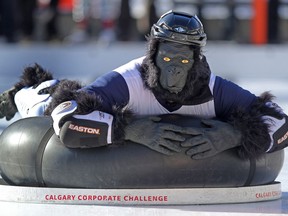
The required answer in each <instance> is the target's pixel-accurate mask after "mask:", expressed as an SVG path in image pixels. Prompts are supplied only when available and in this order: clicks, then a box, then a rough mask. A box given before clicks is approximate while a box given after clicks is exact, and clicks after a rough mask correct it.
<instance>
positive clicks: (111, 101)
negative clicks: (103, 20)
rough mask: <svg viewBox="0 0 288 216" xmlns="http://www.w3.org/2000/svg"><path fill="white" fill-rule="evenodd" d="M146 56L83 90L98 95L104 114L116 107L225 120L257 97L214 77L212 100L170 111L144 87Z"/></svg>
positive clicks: (152, 112)
mask: <svg viewBox="0 0 288 216" xmlns="http://www.w3.org/2000/svg"><path fill="white" fill-rule="evenodd" d="M143 59H144V57H142V58H138V59H135V60H133V61H131V62H129V63H127V64H125V65H123V66H121V67H119V68H116V69H115V70H113V71H112V72H110V73H107V74H105V75H103V76H101V77H99V78H98V79H97V80H96V81H95V82H93V83H92V84H91V85H88V86H86V87H85V88H83V89H82V90H86V91H89V92H90V93H94V94H97V95H99V96H100V97H101V98H102V100H103V104H102V105H103V108H104V110H103V111H106V112H109V113H111V112H112V107H113V106H114V105H116V106H120V107H124V106H125V107H127V108H128V109H130V110H132V111H133V113H135V114H137V115H159V114H169V113H170V114H172V113H173V114H186V115H193V116H199V117H202V118H213V117H218V118H221V119H225V118H227V117H228V115H229V114H230V113H231V111H232V110H233V109H235V108H237V107H240V108H242V109H248V108H249V107H250V105H251V104H252V103H253V101H254V100H255V99H256V96H255V95H253V94H251V93H250V92H249V91H247V90H244V89H242V88H241V87H239V86H238V85H236V84H234V83H232V82H230V81H227V80H225V79H222V78H221V77H218V76H215V75H214V74H211V76H210V82H209V89H210V91H211V94H212V95H213V99H212V100H210V101H208V102H205V103H200V104H196V105H182V106H178V107H177V109H171V107H167V106H165V105H163V104H161V103H160V102H159V101H158V100H157V99H156V97H155V96H154V94H153V93H152V91H150V90H149V89H147V88H145V86H144V82H143V80H142V78H141V75H140V67H141V64H142V61H143Z"/></svg>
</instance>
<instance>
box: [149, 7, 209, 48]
mask: <svg viewBox="0 0 288 216" xmlns="http://www.w3.org/2000/svg"><path fill="white" fill-rule="evenodd" d="M151 36H152V38H153V37H154V38H162V39H164V40H168V41H172V42H176V43H182V44H187V45H196V46H200V47H203V46H205V44H206V39H207V37H206V34H205V32H204V29H203V25H202V23H201V21H200V20H199V19H198V17H197V16H196V15H194V16H192V15H189V14H186V13H180V12H174V11H172V10H171V11H168V12H167V13H165V14H163V15H162V16H161V17H160V19H159V20H158V22H157V23H156V24H154V25H153V26H152V28H151Z"/></svg>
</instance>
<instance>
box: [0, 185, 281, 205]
mask: <svg viewBox="0 0 288 216" xmlns="http://www.w3.org/2000/svg"><path fill="white" fill-rule="evenodd" d="M0 191H1V193H0V201H6V202H20V203H39V204H50V203H51V204H69V205H70V204H71V205H121V206H122V205H124V206H125V205H194V204H228V203H250V202H261V201H269V200H276V199H280V198H281V195H282V193H281V183H279V182H275V183H273V184H269V185H261V186H250V187H238V188H175V189H75V188H43V187H22V186H9V185H3V184H2V185H0Z"/></svg>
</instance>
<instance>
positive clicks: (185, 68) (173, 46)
mask: <svg viewBox="0 0 288 216" xmlns="http://www.w3.org/2000/svg"><path fill="white" fill-rule="evenodd" d="M193 63H194V59H193V51H191V49H190V48H189V46H188V45H184V44H179V43H173V42H165V43H160V44H159V47H158V51H157V54H156V59H155V64H156V66H157V67H158V68H159V70H160V77H159V82H160V84H161V86H162V87H163V88H164V89H166V90H168V91H169V92H170V93H175V94H178V93H179V92H181V91H182V89H183V88H184V86H185V84H186V80H187V76H188V72H189V70H190V69H191V68H192V65H193Z"/></svg>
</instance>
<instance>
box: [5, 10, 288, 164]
mask: <svg viewBox="0 0 288 216" xmlns="http://www.w3.org/2000/svg"><path fill="white" fill-rule="evenodd" d="M147 39H148V49H147V54H146V55H145V56H144V57H141V58H138V59H135V60H132V61H131V62H129V63H127V64H125V65H122V66H121V67H119V68H116V69H115V70H113V71H112V72H109V73H106V74H104V75H103V76H101V77H99V78H98V79H96V81H94V82H93V83H92V84H90V85H87V86H81V85H80V84H79V83H78V82H77V81H71V80H60V81H59V80H55V79H54V78H53V77H52V75H51V74H50V73H49V72H48V71H45V70H43V69H42V68H41V67H40V66H39V65H37V64H36V65H34V66H32V67H27V68H26V69H25V70H24V73H23V74H22V77H21V80H20V81H19V82H18V83H17V84H16V85H15V86H14V87H13V88H12V89H10V90H7V91H6V92H4V93H2V94H1V96H0V99H1V104H0V117H2V118H3V117H6V119H7V120H9V119H11V118H12V117H13V116H14V114H15V113H16V112H17V111H19V112H20V114H21V115H22V116H23V117H29V116H39V115H43V114H44V115H51V116H52V118H53V127H54V130H55V133H56V134H57V135H58V136H59V137H60V139H61V141H62V142H63V143H64V145H66V146H67V147H71V148H92V147H99V146H105V145H109V144H112V143H113V144H117V143H123V141H124V140H130V141H133V142H135V143H138V144H142V145H145V146H147V147H149V148H151V149H153V150H155V151H158V152H160V153H163V154H167V155H170V154H173V153H175V152H180V151H182V150H183V149H184V150H185V151H186V154H187V155H189V156H190V157H191V158H193V159H203V158H207V157H211V156H213V155H216V154H218V153H220V152H222V151H225V150H226V149H230V148H235V147H237V148H238V149H239V154H240V156H242V157H246V158H247V157H258V156H259V155H261V154H264V153H265V152H273V151H276V150H280V149H283V148H285V147H286V146H287V145H288V140H287V134H288V132H287V131H288V123H287V119H288V118H287V115H286V114H284V113H283V111H282V109H281V108H280V107H279V106H278V105H277V104H275V103H273V102H272V99H273V97H272V95H270V94H269V93H267V92H266V93H263V94H262V95H261V96H259V97H258V96H255V95H254V94H252V93H250V92H249V91H247V90H245V89H243V88H241V87H239V86H238V85H236V84H234V83H232V82H230V81H227V80H225V79H223V78H221V77H219V76H215V75H214V74H213V73H212V72H211V71H210V68H209V65H208V63H207V60H206V57H205V56H204V55H203V53H202V49H203V47H204V46H205V44H206V34H205V33H204V29H203V26H202V23H201V22H200V20H199V19H198V18H197V16H191V15H189V14H185V13H179V12H174V11H169V12H167V13H165V14H164V15H162V16H161V17H160V19H159V20H158V22H157V23H156V24H154V25H153V26H152V28H151V34H150V35H149V36H148V38H147ZM162 114H181V115H192V116H195V117H198V118H201V123H202V126H201V127H192V126H190V127H189V126H186V127H181V126H177V125H174V124H171V123H169V124H168V123H164V122H162V121H161V115H162ZM94 129H95V130H94ZM187 149H188V150H187Z"/></svg>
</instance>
